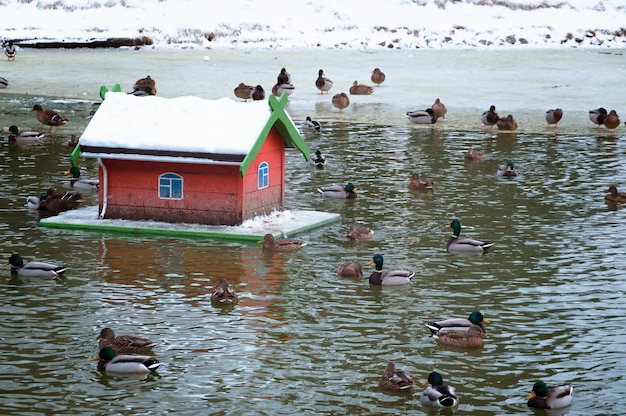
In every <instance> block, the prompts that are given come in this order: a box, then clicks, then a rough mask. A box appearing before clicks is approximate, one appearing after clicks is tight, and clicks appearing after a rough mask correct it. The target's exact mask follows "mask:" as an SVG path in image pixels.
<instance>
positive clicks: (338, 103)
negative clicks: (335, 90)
mask: <svg viewBox="0 0 626 416" xmlns="http://www.w3.org/2000/svg"><path fill="white" fill-rule="evenodd" d="M331 103H332V104H333V106H334V107H335V108H338V109H339V112H340V113H341V112H342V111H343V109H344V108H348V106H349V105H350V98H348V96H347V95H346V93H345V92H342V93H339V94H335V95H334V96H333V98H332V100H331Z"/></svg>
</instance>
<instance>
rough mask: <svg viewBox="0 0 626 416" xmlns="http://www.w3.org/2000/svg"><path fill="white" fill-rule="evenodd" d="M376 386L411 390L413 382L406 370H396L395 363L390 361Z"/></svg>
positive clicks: (413, 385) (390, 389)
mask: <svg viewBox="0 0 626 416" xmlns="http://www.w3.org/2000/svg"><path fill="white" fill-rule="evenodd" d="M378 387H380V388H381V389H383V390H388V391H399V392H412V391H414V390H415V382H414V381H413V379H412V378H411V376H410V375H409V374H408V373H407V372H406V371H402V370H397V369H396V365H395V364H394V363H392V362H390V363H387V367H385V371H384V373H383V375H382V376H381V377H380V379H379V380H378Z"/></svg>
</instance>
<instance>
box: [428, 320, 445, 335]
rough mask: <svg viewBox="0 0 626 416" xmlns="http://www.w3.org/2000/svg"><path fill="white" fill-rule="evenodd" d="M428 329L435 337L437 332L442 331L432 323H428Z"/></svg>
mask: <svg viewBox="0 0 626 416" xmlns="http://www.w3.org/2000/svg"><path fill="white" fill-rule="evenodd" d="M426 328H428V329H430V333H431V334H433V335H435V334H436V333H437V332H439V329H441V328H440V327H439V326H437V325H435V324H434V323H432V322H429V323H427V324H426Z"/></svg>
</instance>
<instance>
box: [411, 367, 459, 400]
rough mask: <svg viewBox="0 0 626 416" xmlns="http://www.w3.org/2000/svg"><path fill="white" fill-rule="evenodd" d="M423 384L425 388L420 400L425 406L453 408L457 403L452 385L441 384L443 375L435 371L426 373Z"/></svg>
mask: <svg viewBox="0 0 626 416" xmlns="http://www.w3.org/2000/svg"><path fill="white" fill-rule="evenodd" d="M423 385H425V386H426V385H427V386H428V387H426V389H425V390H424V392H423V393H422V395H421V397H420V402H421V403H422V404H424V405H426V406H434V407H446V408H454V407H457V406H458V405H459V398H458V396H457V395H456V392H455V391H454V387H452V386H448V385H445V384H443V377H442V376H441V374H439V373H438V372H437V371H433V372H432V373H430V374H429V375H428V380H426V381H425V382H424V383H423Z"/></svg>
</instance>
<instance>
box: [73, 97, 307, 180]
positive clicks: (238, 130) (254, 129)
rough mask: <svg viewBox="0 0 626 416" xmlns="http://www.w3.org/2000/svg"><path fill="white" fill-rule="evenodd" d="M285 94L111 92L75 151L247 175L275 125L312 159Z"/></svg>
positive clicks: (87, 154)
mask: <svg viewBox="0 0 626 416" xmlns="http://www.w3.org/2000/svg"><path fill="white" fill-rule="evenodd" d="M287 99H288V98H287V95H286V94H283V96H281V97H280V98H276V97H275V96H273V95H270V96H269V99H268V101H254V102H236V101H233V100H232V99H230V98H222V99H219V100H205V99H202V98H198V97H179V98H162V97H157V96H148V97H137V96H134V95H131V94H125V93H119V92H108V93H106V95H105V100H104V101H103V102H102V104H101V105H100V108H99V109H98V110H97V111H96V114H95V115H94V116H93V118H92V120H91V121H90V122H89V125H87V128H86V129H85V131H84V132H83V134H82V136H81V137H80V143H79V145H78V146H77V147H76V149H75V150H74V152H72V155H71V160H72V163H73V164H74V163H76V159H77V158H78V157H79V155H80V154H81V152H84V154H83V155H84V156H88V157H105V158H108V157H111V158H119V159H131V160H159V161H177V162H186V163H220V164H222V163H229V164H236V165H239V166H240V168H239V170H240V172H241V175H242V176H243V175H244V174H245V172H246V170H247V168H248V166H250V163H251V162H252V160H253V159H254V157H255V156H256V155H257V154H258V152H259V150H260V149H261V146H262V145H263V142H264V141H265V138H266V137H267V134H268V133H269V131H270V129H271V128H272V127H276V129H277V130H278V132H279V134H280V135H281V136H282V137H283V139H284V140H285V143H286V145H287V146H290V147H295V148H297V149H298V150H300V152H301V153H302V154H303V155H304V158H305V159H307V160H308V158H309V149H308V147H307V145H306V144H305V143H304V141H303V140H302V137H300V133H299V132H298V129H297V127H296V126H295V124H294V123H293V120H292V119H291V117H290V116H289V114H288V113H287V112H286V111H285V105H286V104H287Z"/></svg>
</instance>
